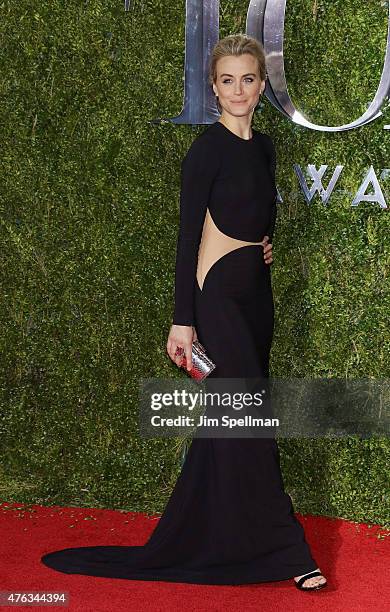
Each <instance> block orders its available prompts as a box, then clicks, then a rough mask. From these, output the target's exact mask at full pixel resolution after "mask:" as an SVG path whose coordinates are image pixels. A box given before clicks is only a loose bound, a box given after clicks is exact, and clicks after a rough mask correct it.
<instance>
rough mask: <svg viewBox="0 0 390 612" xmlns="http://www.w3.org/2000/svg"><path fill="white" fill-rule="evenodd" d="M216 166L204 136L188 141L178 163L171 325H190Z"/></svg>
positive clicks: (212, 146) (212, 148) (215, 155)
mask: <svg viewBox="0 0 390 612" xmlns="http://www.w3.org/2000/svg"><path fill="white" fill-rule="evenodd" d="M219 166H220V161H219V156H218V151H217V150H216V148H215V144H214V143H213V140H212V139H210V137H209V136H208V135H207V134H205V133H202V134H200V135H199V136H198V137H197V138H196V139H195V140H194V141H193V142H192V144H191V146H190V148H189V149H188V151H187V153H186V155H185V157H184V159H183V161H182V163H181V181H180V182H181V185H180V223H179V234H178V240H177V250H176V269H175V307H174V315H173V324H174V325H194V288H195V279H196V268H197V262H198V250H199V244H200V239H201V235H202V229H203V222H204V218H205V215H206V209H207V204H208V200H209V195H210V191H211V187H212V184H213V181H214V179H215V177H216V175H217V173H218V170H219Z"/></svg>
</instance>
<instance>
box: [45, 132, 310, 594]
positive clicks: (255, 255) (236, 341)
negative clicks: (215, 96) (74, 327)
mask: <svg viewBox="0 0 390 612" xmlns="http://www.w3.org/2000/svg"><path fill="white" fill-rule="evenodd" d="M252 132H253V136H252V138H251V139H249V140H245V139H243V138H241V137H239V136H237V135H236V134H234V133H233V132H232V131H231V130H229V129H228V128H227V127H226V126H224V125H223V124H222V123H220V122H216V123H214V124H212V125H210V126H209V127H207V128H206V129H205V131H204V132H203V133H202V134H200V135H199V136H197V137H196V138H195V140H194V141H193V143H192V145H191V146H190V148H189V150H188V152H187V154H186V156H185V158H184V159H183V162H182V168H181V195H180V229H179V236H178V243H177V255H176V277H175V308H174V316H173V323H175V324H178V325H194V326H195V329H196V331H197V334H198V339H199V340H200V342H201V343H202V344H203V345H204V347H205V348H206V350H207V353H208V354H209V355H210V357H211V358H212V359H213V361H214V362H215V363H216V365H217V367H216V369H215V370H214V372H212V374H211V375H210V377H211V379H212V377H221V378H224V377H226V378H229V377H258V376H260V377H268V376H269V353H270V348H271V342H272V334H273V316H274V310H273V297H272V288H271V273H270V267H269V265H267V264H265V262H264V258H263V251H262V247H261V246H260V245H259V244H258V243H259V242H260V241H261V240H262V239H263V237H264V235H265V234H267V235H269V236H270V237H271V238H272V235H273V230H274V225H275V218H276V198H277V191H276V186H275V165H276V156H275V148H274V145H273V142H272V140H271V138H270V137H269V136H267V135H266V134H263V133H261V132H259V131H257V130H254V129H253V130H252ZM256 243H257V244H256ZM42 561H43V563H44V564H45V565H47V566H48V567H50V568H53V569H55V570H58V571H60V572H65V573H69V574H86V575H91V576H106V577H110V578H125V579H130V580H131V579H134V580H163V581H170V582H187V583H198V584H231V585H233V584H245V583H256V582H263V581H274V580H285V579H289V578H292V577H294V576H298V575H301V574H305V573H307V572H309V571H312V570H314V569H316V568H317V563H316V562H315V560H314V559H313V557H312V556H311V553H310V549H309V546H308V544H307V542H306V540H305V536H304V531H303V528H302V525H301V524H300V522H299V521H298V519H297V518H296V517H295V515H294V510H293V506H292V501H291V498H290V496H289V495H288V494H287V493H286V492H285V491H284V486H283V479H282V475H281V471H280V463H279V449H278V446H277V442H276V440H275V439H274V438H227V439H224V438H197V437H195V438H194V439H193V440H192V443H191V446H190V447H189V450H188V452H187V455H186V457H185V461H184V464H183V467H182V470H181V473H180V475H179V478H178V480H177V482H176V484H175V487H174V489H173V491H172V495H171V497H170V499H169V501H168V503H167V505H166V507H165V510H164V513H163V515H162V516H161V517H160V519H159V522H158V523H157V526H156V528H155V530H154V531H153V533H152V534H151V536H150V538H149V540H148V542H147V543H146V544H145V545H144V546H126V545H125V542H124V545H123V546H92V547H91V546H89V547H84V548H67V549H64V550H60V551H54V552H50V553H48V554H46V555H44V556H43V557H42Z"/></svg>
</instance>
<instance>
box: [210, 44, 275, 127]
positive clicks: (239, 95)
mask: <svg viewBox="0 0 390 612" xmlns="http://www.w3.org/2000/svg"><path fill="white" fill-rule="evenodd" d="M216 71H217V78H216V81H215V83H213V90H214V93H215V94H216V95H217V96H218V98H219V103H220V105H221V107H222V112H223V111H226V112H228V113H230V114H231V115H234V116H236V117H242V116H244V115H250V114H251V113H252V111H253V108H254V107H255V106H256V104H257V103H258V101H259V95H260V94H261V93H263V91H264V88H265V81H262V80H261V79H260V76H259V72H258V65H257V59H256V58H255V57H254V56H253V55H251V54H250V53H244V54H243V55H240V56H233V55H228V56H226V57H221V58H220V59H219V60H218V61H217V65H216Z"/></svg>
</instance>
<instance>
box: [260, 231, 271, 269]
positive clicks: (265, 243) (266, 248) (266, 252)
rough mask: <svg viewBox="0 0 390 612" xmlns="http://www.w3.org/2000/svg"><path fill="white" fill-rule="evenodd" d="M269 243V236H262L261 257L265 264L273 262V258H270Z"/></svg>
mask: <svg viewBox="0 0 390 612" xmlns="http://www.w3.org/2000/svg"><path fill="white" fill-rule="evenodd" d="M268 241H269V236H264V238H263V240H262V245H263V247H264V248H263V256H264V261H265V263H266V264H271V263H272V262H273V257H272V243H271V242H268Z"/></svg>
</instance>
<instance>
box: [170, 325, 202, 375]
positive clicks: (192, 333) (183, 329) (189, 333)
mask: <svg viewBox="0 0 390 612" xmlns="http://www.w3.org/2000/svg"><path fill="white" fill-rule="evenodd" d="M197 339H198V338H197V334H196V330H195V328H194V327H192V326H191V325H172V326H171V329H170V332H169V336H168V340H167V352H168V355H169V357H170V358H171V359H172V361H173V362H174V363H175V364H176V365H177V366H178V367H180V366H181V362H182V360H183V355H176V354H175V353H176V349H177V348H183V349H184V355H185V357H186V361H187V365H186V369H187V370H188V371H190V370H191V368H192V343H193V342H195V340H197Z"/></svg>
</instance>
